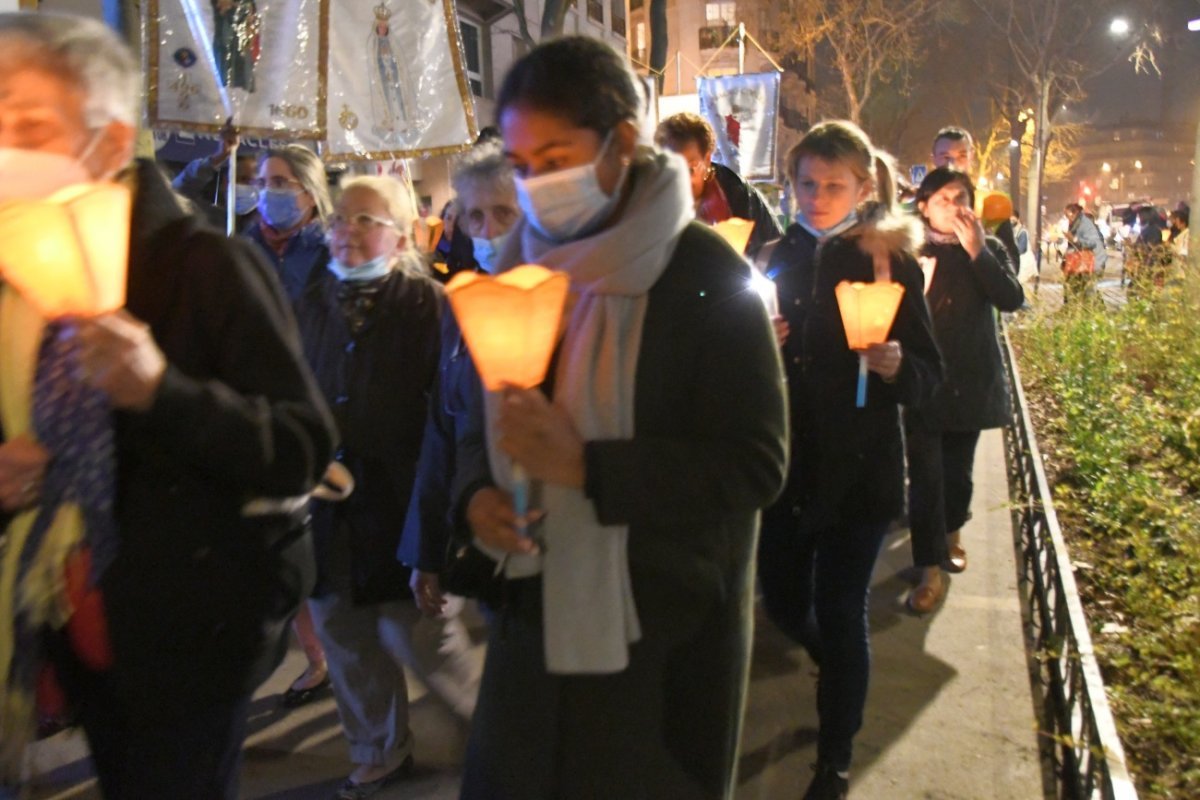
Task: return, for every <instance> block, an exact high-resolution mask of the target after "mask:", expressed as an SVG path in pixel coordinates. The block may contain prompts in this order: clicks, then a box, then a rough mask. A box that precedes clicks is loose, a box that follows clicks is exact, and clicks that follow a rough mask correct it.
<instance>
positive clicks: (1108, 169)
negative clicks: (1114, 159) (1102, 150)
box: [1100, 161, 1112, 172]
mask: <svg viewBox="0 0 1200 800" xmlns="http://www.w3.org/2000/svg"><path fill="white" fill-rule="evenodd" d="M1100 171H1101V172H1112V164H1110V163H1108V162H1107V161H1105V162H1104V163H1103V164H1101V165H1100Z"/></svg>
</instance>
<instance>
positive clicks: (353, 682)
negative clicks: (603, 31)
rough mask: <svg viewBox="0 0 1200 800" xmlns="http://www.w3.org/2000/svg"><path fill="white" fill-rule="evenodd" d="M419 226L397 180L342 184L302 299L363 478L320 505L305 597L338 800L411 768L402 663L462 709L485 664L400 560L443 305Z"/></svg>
mask: <svg viewBox="0 0 1200 800" xmlns="http://www.w3.org/2000/svg"><path fill="white" fill-rule="evenodd" d="M412 222H413V211H412V207H411V204H410V203H409V200H408V197H407V195H406V194H405V193H404V192H403V191H402V188H401V186H400V184H398V183H397V182H396V181H394V180H393V179H391V178H384V177H356V178H352V179H350V180H348V181H346V182H345V183H344V184H343V185H342V191H341V195H340V197H339V198H338V201H337V204H336V207H335V209H334V213H333V215H332V216H331V217H330V226H329V242H330V254H331V255H330V259H329V262H328V264H327V266H326V269H325V270H323V271H322V272H320V273H318V274H316V275H314V276H313V278H312V279H311V280H310V281H309V283H308V286H307V287H306V289H305V291H304V293H303V295H302V296H301V297H300V299H299V300H298V302H297V304H296V316H297V319H298V321H299V323H300V329H301V337H302V340H303V345H304V353H305V356H306V357H307V359H308V361H309V364H310V365H311V366H312V368H313V371H314V373H315V374H316V376H317V382H318V384H319V386H320V388H321V391H322V392H323V394H324V395H325V398H326V400H327V401H328V402H329V405H330V407H331V409H332V410H333V414H334V419H335V421H336V422H337V426H338V430H339V432H340V434H341V441H342V445H341V447H340V448H339V450H338V451H337V454H336V458H337V459H338V460H339V461H340V462H341V463H342V464H343V465H345V467H346V468H347V469H348V470H349V471H350V473H351V474H352V475H353V476H354V480H355V483H356V488H355V490H354V492H353V493H352V494H351V495H350V497H349V498H348V499H347V500H346V501H344V502H341V503H326V502H321V501H317V502H316V503H315V505H314V508H313V532H314V535H315V539H316V545H317V564H318V587H317V590H316V592H315V593H314V598H313V600H312V602H311V604H310V605H311V608H312V611H313V618H314V621H315V622H316V628H317V632H318V634H319V636H320V638H321V642H322V644H323V645H324V647H325V657H326V661H327V663H328V667H329V674H330V676H331V678H332V679H333V691H334V696H335V698H336V700H337V705H338V712H339V713H340V715H341V719H342V727H343V730H344V731H345V734H346V738H347V739H348V740H349V743H350V758H351V761H353V762H354V763H355V764H356V765H357V766H356V769H355V770H354V772H353V773H352V774H351V775H350V777H349V778H348V779H347V780H346V782H345V783H344V784H343V785H342V787H341V789H340V790H339V792H338V794H337V797H339V798H363V797H368V796H370V795H372V794H374V793H375V792H377V791H378V790H379V789H381V788H382V787H383V786H384V785H386V784H387V783H389V782H391V781H392V780H395V779H396V778H399V777H401V776H403V775H404V774H405V773H406V772H407V771H408V770H409V769H410V767H411V764H412V750H413V737H412V734H411V733H410V731H409V729H408V691H407V688H406V685H405V677H404V668H403V665H407V666H409V667H410V668H411V669H412V670H413V671H414V672H415V673H416V674H417V675H418V676H419V677H421V679H422V680H423V681H424V682H425V683H426V684H427V685H428V686H429V688H430V689H431V690H432V691H433V693H434V695H435V696H437V697H439V698H440V699H441V700H442V701H444V703H445V704H446V705H447V706H448V707H449V708H450V710H452V711H453V712H455V713H456V714H458V715H459V716H460V717H463V718H469V717H470V715H471V713H472V712H473V710H474V704H475V693H476V689H475V687H476V685H477V683H478V677H479V671H480V665H479V664H478V663H477V661H474V660H472V656H471V654H470V653H469V639H468V637H467V635H466V631H465V629H464V628H463V626H462V623H461V622H459V621H458V620H456V619H449V620H446V619H442V620H434V619H429V618H426V617H422V615H421V614H420V612H419V611H418V610H417V608H416V606H415V604H414V603H413V601H412V598H411V596H409V594H408V590H407V588H406V587H407V584H408V579H409V576H408V574H407V572H406V570H405V568H404V567H403V566H402V565H401V564H400V562H399V561H397V560H396V549H397V546H398V544H399V539H400V533H401V531H402V529H403V527H404V518H405V513H406V509H407V505H408V498H409V494H410V492H411V491H412V486H413V479H414V474H415V471H416V464H417V456H418V454H419V452H420V448H421V435H422V430H423V428H424V424H425V418H426V413H427V410H428V396H429V389H430V386H431V384H432V383H433V380H434V377H435V375H436V372H437V364H438V355H439V350H440V347H439V343H440V339H439V323H440V315H441V309H442V305H443V304H442V297H441V292H440V289H439V287H438V286H437V284H435V283H434V282H433V281H432V280H431V279H430V278H428V277H425V276H423V275H422V274H421V271H420V269H419V266H418V265H419V262H418V261H417V256H416V254H415V253H414V251H413V250H412V245H411V230H412Z"/></svg>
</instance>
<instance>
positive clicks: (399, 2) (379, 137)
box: [322, 0, 478, 162]
mask: <svg viewBox="0 0 1200 800" xmlns="http://www.w3.org/2000/svg"><path fill="white" fill-rule="evenodd" d="M329 2H330V6H331V14H330V19H331V23H330V30H329V87H328V88H329V94H328V110H327V117H328V119H329V121H330V124H329V133H328V136H327V138H326V142H325V146H324V147H323V148H322V154H323V155H324V157H325V160H326V161H330V162H341V161H379V160H392V159H402V158H412V157H415V156H430V155H438V154H443V153H454V152H458V151H461V150H465V149H467V148H468V147H470V146H471V144H472V143H473V142H474V140H475V137H476V136H477V135H478V131H477V129H476V124H475V108H474V101H473V100H472V97H471V91H470V88H469V86H468V84H467V74H466V68H465V65H464V59H463V54H462V43H461V35H460V33H459V29H458V18H457V16H456V15H455V12H454V2H453V0H382V2H379V3H376V4H372V3H370V2H368V0H329Z"/></svg>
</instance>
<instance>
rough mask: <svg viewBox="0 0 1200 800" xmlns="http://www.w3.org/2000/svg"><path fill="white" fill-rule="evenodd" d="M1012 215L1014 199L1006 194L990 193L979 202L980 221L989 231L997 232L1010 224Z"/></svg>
mask: <svg viewBox="0 0 1200 800" xmlns="http://www.w3.org/2000/svg"><path fill="white" fill-rule="evenodd" d="M1012 214H1013V204H1012V198H1011V197H1009V196H1008V195H1006V194H1005V193H1004V192H988V193H987V194H985V195H983V197H981V198H980V200H979V220H980V222H982V223H983V227H985V228H987V229H988V230H989V231H995V230H996V229H997V228H999V227H1000V226H1001V225H1002V224H1004V223H1005V222H1008V221H1009V220H1010V219H1011V218H1012Z"/></svg>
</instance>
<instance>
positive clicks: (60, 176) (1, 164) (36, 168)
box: [0, 145, 93, 202]
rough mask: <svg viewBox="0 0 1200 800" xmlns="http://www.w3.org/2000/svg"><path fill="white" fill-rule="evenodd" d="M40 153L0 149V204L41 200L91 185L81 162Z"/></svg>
mask: <svg viewBox="0 0 1200 800" xmlns="http://www.w3.org/2000/svg"><path fill="white" fill-rule="evenodd" d="M92 146H93V145H89V146H88V149H87V150H85V151H84V155H82V156H80V157H79V158H72V157H71V156H64V155H62V154H60V153H43V152H41V151H40V150H20V149H17V148H15V147H0V202H4V201H6V200H40V199H42V198H44V197H49V196H50V195H52V194H54V193H55V192H57V191H58V190H59V189H63V188H66V187H67V186H70V185H72V184H76V183H90V182H91V181H92V175H91V173H90V172H88V170H87V168H86V167H84V166H83V159H84V158H86V157H87V153H88V152H89V151H90V150H91V148H92Z"/></svg>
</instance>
